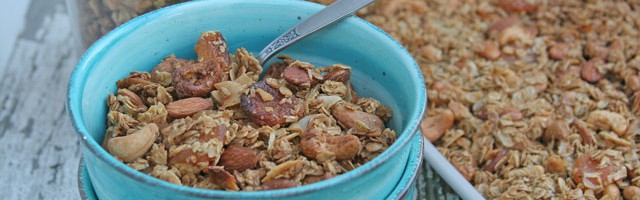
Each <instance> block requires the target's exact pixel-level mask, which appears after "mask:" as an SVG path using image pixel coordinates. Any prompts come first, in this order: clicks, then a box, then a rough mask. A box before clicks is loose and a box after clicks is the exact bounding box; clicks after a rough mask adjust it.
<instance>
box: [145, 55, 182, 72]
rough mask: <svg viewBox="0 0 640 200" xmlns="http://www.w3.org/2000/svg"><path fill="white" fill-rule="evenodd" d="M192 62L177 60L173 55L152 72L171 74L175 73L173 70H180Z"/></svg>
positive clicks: (163, 60)
mask: <svg viewBox="0 0 640 200" xmlns="http://www.w3.org/2000/svg"><path fill="white" fill-rule="evenodd" d="M189 62H192V61H188V60H185V59H181V58H176V56H175V55H173V54H171V55H170V56H167V57H166V58H164V59H162V62H160V64H158V65H157V66H156V67H154V68H153V70H151V72H152V73H153V72H169V73H173V70H175V69H177V68H180V67H182V66H184V65H186V64H187V63H189Z"/></svg>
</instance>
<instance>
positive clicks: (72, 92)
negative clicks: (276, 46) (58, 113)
mask: <svg viewBox="0 0 640 200" xmlns="http://www.w3.org/2000/svg"><path fill="white" fill-rule="evenodd" d="M322 8H323V6H321V5H318V4H314V3H309V2H305V1H291V0H217V1H192V2H187V3H182V4H178V5H174V6H170V7H166V8H163V9H160V10H157V11H154V12H151V13H148V14H145V15H143V16H140V17H137V18H135V19H133V20H131V21H129V22H128V23H126V24H124V25H122V26H120V27H118V28H116V29H115V30H113V31H112V32H111V33H109V34H107V35H106V36H104V37H103V38H101V39H100V40H98V41H97V42H96V43H95V44H94V45H93V46H91V47H90V48H89V49H88V50H87V51H86V53H85V54H84V56H83V57H82V59H81V60H80V62H79V64H78V66H77V67H76V68H75V70H74V72H73V74H72V75H71V78H70V81H69V88H68V94H67V95H68V97H67V98H68V99H67V102H66V103H67V111H68V113H69V114H70V116H71V119H72V122H73V125H74V127H75V130H76V132H77V133H78V135H79V136H80V138H81V143H82V146H83V148H82V149H83V150H82V152H83V158H84V161H85V164H86V168H87V172H88V175H89V177H90V180H91V183H92V185H93V187H94V190H95V193H96V195H97V197H98V198H99V199H210V198H220V199H335V198H339V199H384V198H387V197H388V196H389V194H391V192H392V191H393V190H394V188H396V186H397V185H399V184H408V183H402V182H401V177H402V175H403V174H405V171H406V170H407V169H408V168H407V164H408V163H410V161H411V160H412V159H413V161H415V159H416V158H412V159H410V158H409V157H410V156H409V155H410V152H411V146H412V145H411V143H415V141H417V140H419V137H417V136H416V130H417V127H418V124H419V121H420V118H421V117H422V115H423V113H424V110H425V103H426V91H425V87H424V80H423V78H422V74H421V73H420V70H419V68H418V66H417V65H416V63H415V61H414V60H413V58H412V57H411V55H410V54H409V53H408V52H407V51H406V50H405V49H404V48H403V47H402V46H401V45H399V44H398V43H397V42H396V41H395V40H393V39H392V38H391V37H389V36H388V35H387V34H385V33H384V32H383V31H381V30H380V29H378V28H376V27H375V26H373V25H371V24H369V23H367V22H366V21H364V20H361V19H359V18H357V17H348V18H346V19H345V20H343V21H341V22H339V23H337V24H335V25H332V26H329V27H327V28H326V29H323V30H321V31H320V32H318V33H316V34H314V35H312V36H310V37H308V38H306V39H304V40H302V41H301V42H299V43H297V44H295V45H293V46H291V47H289V48H288V49H287V50H285V51H284V52H283V53H282V54H287V55H290V56H292V57H293V58H296V59H299V60H304V61H309V62H311V63H313V64H315V65H316V66H327V65H330V64H334V63H342V64H346V65H349V66H351V67H352V69H353V75H352V81H353V84H354V85H355V88H356V91H358V93H359V94H360V95H361V96H364V97H374V98H377V99H379V100H380V101H381V102H382V103H384V104H385V105H388V106H390V107H391V109H392V110H393V118H392V120H391V121H390V122H389V123H388V124H387V126H389V127H390V128H392V129H393V130H395V131H396V133H397V134H398V138H397V140H396V142H395V143H394V144H393V145H391V146H390V147H389V149H387V150H386V151H385V152H383V153H382V154H380V155H379V156H378V157H377V158H375V159H373V160H372V161H370V162H368V163H366V164H365V165H363V166H361V167H358V168H356V169H354V170H352V171H350V172H347V173H345V174H342V175H340V176H337V177H335V178H332V179H328V180H325V181H321V182H318V183H314V184H310V185H305V186H301V187H296V188H288V189H282V190H271V191H257V192H230V191H217V190H204V189H197V188H191V187H185V186H178V185H174V184H170V183H168V182H164V181H162V180H159V179H156V178H154V177H152V176H149V175H147V174H144V173H141V172H138V171H136V170H134V169H132V168H130V167H128V166H127V165H125V164H123V163H122V162H120V161H118V160H116V159H115V158H114V157H112V156H111V155H110V154H109V153H108V152H107V151H105V150H104V149H103V148H102V147H101V146H100V141H102V137H103V135H104V132H105V129H106V127H105V125H106V118H105V116H106V111H107V107H106V97H107V95H108V94H110V93H114V92H115V91H116V85H115V82H116V81H117V80H119V79H122V78H124V77H126V76H127V75H128V74H129V72H131V71H149V70H151V69H152V68H153V67H154V66H155V65H157V64H158V63H159V62H160V60H161V59H162V58H164V57H165V56H167V55H170V54H172V53H174V54H175V55H176V56H177V57H180V58H191V59H193V58H195V53H194V52H193V47H194V45H195V42H196V40H197V38H199V36H200V33H201V32H203V31H207V30H220V31H221V32H222V33H223V34H224V35H225V37H226V38H227V43H228V45H229V47H230V49H233V52H235V49H236V48H239V47H245V48H246V49H247V50H248V51H249V52H252V53H253V54H254V55H256V54H257V53H258V52H259V51H260V50H261V49H262V47H264V46H266V45H267V44H268V43H269V42H271V40H272V39H274V38H275V37H277V36H278V35H280V34H281V33H283V32H285V31H286V30H288V29H289V28H290V27H292V26H294V25H295V24H296V23H298V22H300V20H301V19H304V18H306V17H308V16H310V15H311V14H313V13H315V12H317V11H318V10H320V9H322ZM412 141H413V142H412ZM417 159H419V158H417ZM407 187H408V186H407Z"/></svg>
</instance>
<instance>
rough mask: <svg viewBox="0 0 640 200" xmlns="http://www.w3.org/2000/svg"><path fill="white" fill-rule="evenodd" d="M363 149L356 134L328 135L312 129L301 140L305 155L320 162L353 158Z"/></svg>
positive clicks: (301, 148) (301, 147)
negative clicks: (333, 158)
mask: <svg viewBox="0 0 640 200" xmlns="http://www.w3.org/2000/svg"><path fill="white" fill-rule="evenodd" d="M360 149H362V143H361V142H360V139H358V137H357V136H355V135H331V136H330V135H327V134H322V133H320V130H318V129H311V130H309V131H308V132H307V133H305V134H304V135H302V140H301V141H300V150H301V151H302V153H303V154H304V155H305V156H308V157H310V158H313V159H315V160H317V161H319V162H322V161H325V160H330V159H331V158H332V157H333V156H335V159H336V160H351V159H353V158H354V157H355V156H356V155H358V152H360Z"/></svg>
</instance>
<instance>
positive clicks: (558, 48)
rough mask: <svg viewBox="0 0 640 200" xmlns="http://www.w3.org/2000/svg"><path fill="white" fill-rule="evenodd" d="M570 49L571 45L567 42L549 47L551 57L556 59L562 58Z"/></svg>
mask: <svg viewBox="0 0 640 200" xmlns="http://www.w3.org/2000/svg"><path fill="white" fill-rule="evenodd" d="M570 49H571V47H570V46H569V44H567V43H559V44H556V45H553V46H552V47H551V48H549V57H550V58H552V59H556V60H562V59H564V58H565V56H566V54H567V51H569V50H570Z"/></svg>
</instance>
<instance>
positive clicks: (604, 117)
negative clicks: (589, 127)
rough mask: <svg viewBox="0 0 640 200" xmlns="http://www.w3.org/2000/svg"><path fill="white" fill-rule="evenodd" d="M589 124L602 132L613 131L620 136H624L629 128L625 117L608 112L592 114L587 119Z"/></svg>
mask: <svg viewBox="0 0 640 200" xmlns="http://www.w3.org/2000/svg"><path fill="white" fill-rule="evenodd" d="M587 122H588V123H591V124H593V125H596V127H598V128H600V129H602V130H613V132H615V133H616V134H618V136H622V135H624V133H625V131H626V130H627V127H628V126H629V121H627V119H625V118H624V116H622V115H621V114H618V113H614V112H610V111H606V110H596V111H593V112H591V113H590V114H589V116H588V117H587Z"/></svg>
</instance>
